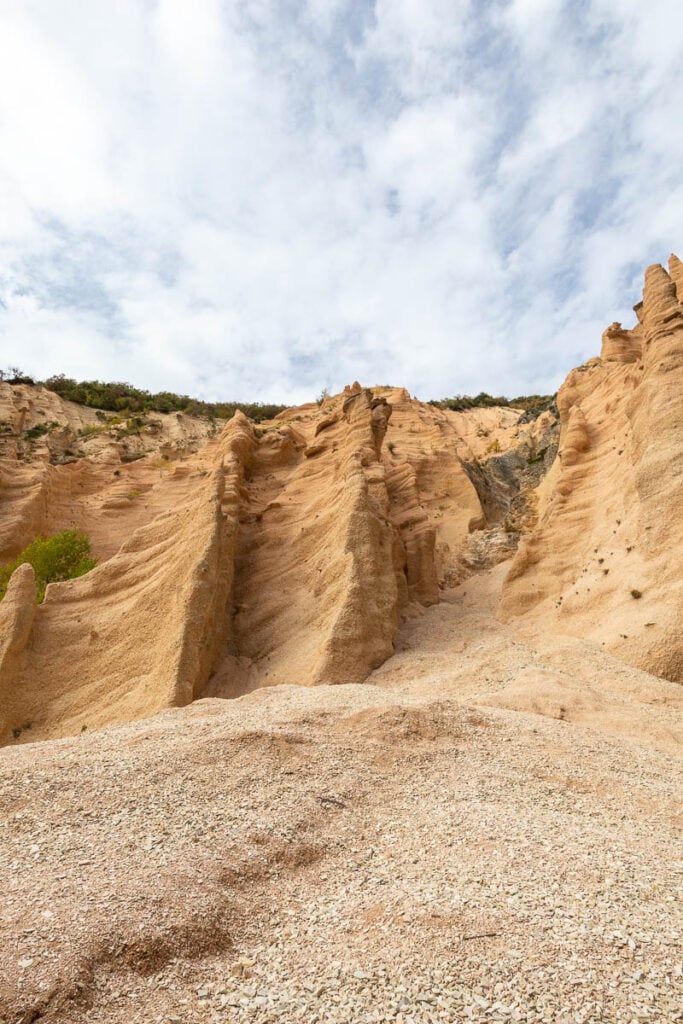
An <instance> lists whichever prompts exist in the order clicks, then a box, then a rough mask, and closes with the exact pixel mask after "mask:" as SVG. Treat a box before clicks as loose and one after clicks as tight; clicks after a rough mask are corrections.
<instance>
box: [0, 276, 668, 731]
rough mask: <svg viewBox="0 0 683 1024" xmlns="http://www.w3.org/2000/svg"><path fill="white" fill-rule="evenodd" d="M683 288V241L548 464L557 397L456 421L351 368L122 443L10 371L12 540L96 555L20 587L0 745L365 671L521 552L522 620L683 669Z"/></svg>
mask: <svg viewBox="0 0 683 1024" xmlns="http://www.w3.org/2000/svg"><path fill="white" fill-rule="evenodd" d="M682 286H683V276H682V274H681V265H680V263H678V261H675V258H672V263H671V275H668V274H667V273H666V272H665V271H664V270H663V269H662V268H661V267H658V266H657V267H651V268H650V269H649V270H648V272H647V275H646V283H645V291H644V297H643V302H642V304H640V305H639V307H638V317H639V323H638V324H637V325H636V327H635V328H634V329H633V330H632V331H627V330H624V329H623V328H622V327H621V325H619V324H613V325H612V326H611V327H610V328H608V329H607V330H606V331H605V334H604V335H603V350H602V357H601V358H600V359H593V360H590V361H589V363H588V364H586V366H585V367H579V368H578V369H575V370H573V371H572V372H571V373H570V374H569V376H568V377H567V379H566V381H565V383H564V385H563V386H562V388H561V389H560V391H559V393H558V397H557V409H558V410H559V417H560V420H561V431H560V434H559V453H558V455H557V458H555V459H554V461H553V456H554V453H555V450H556V448H557V428H556V421H555V415H554V412H552V411H547V412H544V413H543V414H542V415H541V416H539V417H538V418H537V419H536V420H533V418H530V419H527V418H526V417H524V416H522V415H521V413H522V411H521V410H519V409H512V408H481V409H471V410H468V411H466V412H457V413H456V412H450V411H448V410H443V409H439V408H437V407H434V406H430V405H426V404H424V403H422V402H419V401H417V400H415V399H412V398H411V397H410V395H409V393H408V392H407V391H405V390H404V389H401V388H386V387H382V388H373V389H370V388H363V387H361V385H360V384H358V383H357V382H354V383H353V385H351V386H347V387H346V388H345V389H344V392H343V393H342V394H340V395H337V396H328V397H325V398H324V399H323V400H322V401H321V402H320V404H318V403H314V402H312V403H309V404H307V405H304V406H300V407H298V408H296V409H289V410H287V411H285V412H283V413H281V414H280V415H279V416H277V417H276V419H275V420H273V421H271V422H269V423H265V424H262V425H260V426H259V427H258V428H255V427H254V425H253V424H252V423H251V422H250V421H249V420H247V419H246V417H244V416H243V415H242V414H241V413H238V414H236V415H235V417H234V418H233V419H232V420H230V421H229V422H228V423H227V424H226V425H225V426H224V427H223V429H222V430H220V431H218V430H217V429H216V427H214V426H212V425H211V424H209V423H207V422H206V421H201V420H192V419H191V418H190V417H178V416H175V415H169V416H163V415H159V416H158V417H157V419H158V423H156V424H155V426H154V429H153V431H151V432H148V433H145V432H144V431H143V432H142V434H141V435H140V436H139V437H132V438H125V439H123V440H121V439H120V438H119V439H117V438H115V437H114V436H112V433H111V432H110V431H108V430H107V429H105V428H103V427H102V420H101V417H100V418H99V419H98V417H97V414H96V412H95V411H94V410H90V409H84V408H81V407H79V406H75V405H73V404H71V403H66V402H63V401H62V400H61V399H59V398H58V397H57V396H56V395H54V394H51V393H50V392H46V391H45V390H44V389H41V388H33V387H29V386H24V385H22V386H17V387H11V386H9V385H7V384H0V420H1V421H2V424H3V430H2V432H0V557H2V558H4V559H9V558H11V557H13V556H14V555H16V554H17V552H19V551H20V550H21V549H22V548H23V547H24V545H25V544H26V543H27V542H28V541H29V540H31V539H32V538H33V537H35V536H36V535H38V534H40V533H43V534H50V533H54V532H56V531H57V530H61V529H65V528H69V527H73V526H75V527H78V528H79V529H83V530H85V531H86V532H87V533H88V534H89V536H90V537H91V540H92V545H93V553H94V554H95V555H96V557H97V558H98V563H99V564H98V565H97V567H96V568H95V569H94V570H92V571H91V572H90V573H88V574H87V575H86V576H84V577H82V578H80V579H77V580H72V581H69V582H66V583H59V584H51V585H50V586H49V587H48V590H47V594H46V598H45V601H44V603H43V604H42V605H39V606H36V604H35V585H34V581H33V578H32V574H31V571H30V570H29V569H27V568H26V567H22V568H21V569H20V570H18V571H17V573H15V575H14V577H13V578H12V580H11V584H10V588H9V590H8V593H7V596H6V597H5V599H4V601H3V602H2V603H1V604H0V742H7V741H8V740H9V739H10V737H11V735H12V731H13V730H15V729H16V728H17V726H18V725H20V724H21V723H22V722H31V724H32V729H31V738H32V739H37V738H43V737H51V736H61V735H66V734H70V733H76V732H79V731H80V730H81V729H82V728H83V726H87V727H88V728H93V727H96V726H100V725H105V724H107V723H110V722H121V721H127V720H132V719H135V718H140V717H144V716H147V715H151V714H154V713H156V712H158V711H161V710H163V709H165V708H168V707H174V706H182V705H185V704H188V703H190V702H191V701H194V700H196V699H197V698H200V697H206V696H213V697H239V696H241V695H243V694H247V693H249V692H251V691H253V690H256V689H259V688H263V687H272V686H277V685H280V684H294V685H304V686H310V685H317V684H326V683H333V684H339V683H359V682H363V681H364V680H366V679H367V677H368V675H369V674H370V673H371V672H373V670H376V669H377V668H378V667H379V666H381V665H383V663H385V662H386V661H387V659H390V658H391V656H392V655H393V654H394V651H395V650H396V643H397V637H399V634H400V631H401V629H402V628H403V627H404V626H405V624H406V623H410V622H414V621H417V620H419V619H420V618H421V617H422V616H424V615H427V614H428V612H427V611H426V610H427V609H436V611H437V612H438V607H437V606H438V605H439V603H440V602H443V601H444V599H446V600H451V597H452V595H453V593H454V591H455V588H457V587H459V585H460V584H462V583H463V581H465V580H467V581H468V587H469V589H470V591H471V593H472V594H476V593H477V592H478V590H477V588H481V587H483V588H484V589H485V590H486V593H487V594H489V591H490V587H491V581H490V579H489V576H488V575H487V573H488V570H489V569H491V567H492V566H494V565H495V564H496V563H498V562H500V561H504V560H506V559H510V558H512V561H511V562H510V563H509V569H508V571H507V574H506V578H505V582H504V583H503V586H502V594H501V593H500V590H498V591H497V592H496V596H495V601H494V605H495V609H494V610H497V614H498V616H499V618H500V619H501V620H502V621H505V622H508V623H511V624H512V625H513V627H514V628H515V629H517V630H518V631H519V634H520V635H524V634H527V635H529V634H530V635H532V636H535V637H536V638H537V639H538V642H539V643H540V642H541V640H542V641H543V643H546V644H547V643H551V640H550V639H549V638H552V637H557V636H558V635H560V634H564V635H565V636H568V637H573V638H578V639H580V640H585V641H587V642H591V643H593V644H595V645H598V646H599V647H600V648H604V649H605V651H606V652H609V653H610V654H612V655H615V656H616V657H618V658H620V659H622V660H623V661H624V662H627V663H629V664H631V665H634V666H636V667H638V668H640V669H645V670H646V671H648V672H651V673H654V674H656V675H659V676H664V677H666V678H667V679H669V680H673V681H679V682H680V681H683V638H682V631H681V622H682V621H683V603H682V602H683V597H682V590H681V587H682V583H681V581H682V579H683V517H681V515H680V508H681V503H682V501H683V490H682V489H683V466H682V459H683V427H682V415H681V414H682V409H681V396H682V385H683V368H682V361H683V308H682V307H681V305H680V298H681V288H682ZM677 288H678V292H677ZM45 422H53V423H56V424H58V427H56V428H54V429H52V430H51V431H50V432H49V433H48V434H46V435H45V436H41V437H39V438H37V439H33V440H31V441H30V443H29V441H28V440H27V434H26V432H27V431H30V430H31V428H33V427H35V426H36V425H38V424H41V423H45ZM79 432H80V433H79ZM29 436H30V435H29ZM520 533H521V539H520V543H519V547H518V548H517V540H518V538H519V535H520ZM499 578H502V574H501V573H498V575H497V576H496V579H497V580H498V579H499ZM497 586H498V587H500V584H497ZM487 588H488V589H487ZM482 592H483V591H482ZM468 600H469V598H468ZM487 601H488V602H489V605H491V601H493V598H490V599H489V597H487ZM487 607H488V605H487ZM468 628H469V627H468ZM482 628H483V627H482ZM453 656H454V657H455V658H456V660H457V651H456V650H455V649H454V653H453ZM542 678H545V677H542V676H539V677H538V680H541V679H542ZM538 680H537V681H536V683H534V694H536V691H537V690H538V688H539V687H541V688H542V686H541V683H540V682H538ZM525 685H526V684H525ZM520 686H521V684H520ZM523 690H524V688H523V687H522V689H520V693H522V691H523ZM524 693H526V690H524ZM509 699H510V700H513V696H512V691H511V694H510V695H509ZM515 699H516V698H515ZM524 699H525V700H526V699H528V694H527V697H525V698H524ZM520 700H522V698H521V697H520ZM534 700H536V696H534ZM522 704H523V701H522Z"/></svg>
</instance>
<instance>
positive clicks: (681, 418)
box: [501, 256, 683, 682]
mask: <svg viewBox="0 0 683 1024" xmlns="http://www.w3.org/2000/svg"><path fill="white" fill-rule="evenodd" d="M670 270H671V273H670V274H667V273H666V271H665V270H664V269H663V268H662V267H661V266H659V265H657V266H652V267H650V268H649V269H648V270H647V272H646V275H645V289H644V293H643V301H642V303H640V304H639V305H638V306H637V307H636V312H637V314H638V318H639V323H638V324H637V325H636V327H635V328H634V329H633V330H632V331H624V330H623V329H622V328H621V325H619V324H613V325H612V327H610V328H608V329H607V331H606V332H605V334H604V335H603V351H602V358H601V359H592V360H590V361H589V362H588V363H587V364H586V365H585V366H582V367H579V368H578V369H576V370H573V371H572V372H571V373H570V374H569V376H568V377H567V380H566V381H565V383H564V385H563V386H562V388H561V389H560V391H559V394H558V400H557V404H558V408H559V411H560V418H561V424H562V428H561V435H560V451H559V458H558V461H557V463H556V465H555V467H554V468H553V470H552V471H551V473H550V474H549V476H548V477H547V479H546V480H545V482H544V483H543V485H542V487H541V492H542V493H541V495H540V500H541V503H542V514H541V516H540V519H539V522H538V525H537V527H536V528H535V529H534V530H533V531H532V532H531V533H530V534H529V535H528V536H527V537H525V538H524V539H523V540H522V542H521V544H520V547H519V550H518V552H517V554H516V556H515V558H514V559H513V562H512V565H511V567H510V571H509V573H508V577H507V580H506V583H505V585H504V588H503V596H502V603H501V614H502V617H503V619H505V620H507V621H511V620H515V621H519V623H520V624H521V625H523V626H524V627H528V628H534V629H536V630H538V631H542V632H559V633H567V634H570V635H573V636H577V637H583V638H587V639H590V640H592V641H594V642H596V643H598V644H600V645H601V646H603V647H605V648H606V649H607V650H608V651H610V652H611V653H613V654H615V655H617V656H618V657H619V658H621V659H623V660H624V661H626V662H629V663H630V664H633V665H636V666H638V667H640V668H644V669H646V670H647V671H648V672H652V673H654V674H655V675H659V676H664V677H665V678H667V679H671V680H674V681H678V682H683V631H682V630H681V622H683V518H682V517H681V513H680V509H681V502H682V501H683V307H682V306H681V299H682V298H683V277H682V275H681V264H680V262H679V261H678V259H677V258H676V257H674V256H672V258H671V263H670Z"/></svg>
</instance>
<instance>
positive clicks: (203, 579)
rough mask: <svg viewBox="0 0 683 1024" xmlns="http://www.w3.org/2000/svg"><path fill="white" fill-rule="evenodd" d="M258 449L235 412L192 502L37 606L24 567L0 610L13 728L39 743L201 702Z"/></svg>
mask: <svg viewBox="0 0 683 1024" xmlns="http://www.w3.org/2000/svg"><path fill="white" fill-rule="evenodd" d="M254 443H255V439H254V436H253V429H252V427H251V425H250V424H249V422H248V421H247V420H246V418H245V417H243V416H241V414H238V415H236V416H235V418H234V419H233V420H232V421H231V422H230V424H229V425H228V426H227V427H226V429H225V431H224V433H223V435H222V437H221V440H220V442H217V443H216V444H215V445H214V446H213V448H212V449H211V450H210V451H207V452H206V454H205V458H204V460H203V462H202V463H198V464H197V465H196V466H195V467H194V473H193V476H194V485H195V486H194V492H193V494H192V497H191V498H190V499H189V500H185V501H181V502H180V503H179V504H178V505H177V507H175V508H172V509H169V510H167V511H165V512H162V513H161V514H159V515H157V516H155V517H154V518H152V519H151V521H150V522H149V523H148V524H147V525H145V526H142V527H140V528H139V529H138V530H136V531H135V532H134V533H133V535H132V536H131V537H130V538H129V540H127V541H126V542H125V543H124V544H123V545H122V546H121V548H120V550H119V551H118V552H117V554H116V555H114V556H113V557H112V558H110V559H109V560H107V561H106V562H104V563H103V564H102V565H100V566H98V567H96V568H95V569H94V570H92V571H91V572H90V573H89V574H88V575H87V576H83V577H80V578H79V579H76V580H71V581H68V582H65V583H53V584H50V585H49V586H48V588H47V591H46V595H45V601H44V603H43V604H42V605H39V606H38V607H36V606H35V604H34V603H32V602H31V601H30V597H29V595H28V590H29V582H27V580H28V573H29V572H30V570H28V572H27V569H26V567H25V566H21V567H20V569H19V570H17V572H16V573H15V574H14V575H13V577H12V579H11V582H10V588H9V590H8V594H7V597H6V598H5V600H4V601H3V602H2V604H0V609H2V610H3V614H4V615H10V616H12V622H13V627H12V630H13V632H12V635H13V636H14V637H15V639H14V640H11V641H10V644H9V649H10V655H11V654H12V652H13V651H14V650H16V649H17V648H18V647H20V648H22V652H21V656H20V657H10V658H9V659H6V660H5V662H4V664H3V672H2V687H3V694H4V701H3V705H4V709H6V712H5V717H6V720H7V721H6V730H8V729H9V728H10V727H14V726H15V725H16V723H18V722H23V721H27V722H31V723H32V726H33V733H32V735H33V736H35V735H40V734H41V731H42V732H43V733H46V734H51V733H53V732H57V733H62V732H75V731H77V730H78V729H80V728H83V727H84V726H85V727H88V728H89V727H92V726H96V725H101V724H104V723H106V722H112V721H123V720H128V719H131V718H136V717H140V715H144V714H151V713H153V712H154V711H158V710H161V709H162V708H164V707H168V706H172V705H182V704H187V703H189V702H190V701H191V700H192V699H193V698H195V697H197V696H199V694H200V693H201V692H202V690H203V688H204V686H205V684H206V682H207V680H208V676H209V673H210V671H211V669H212V667H213V664H214V661H215V657H216V653H217V647H218V641H219V638H221V637H222V636H223V635H224V634H225V631H226V629H227V628H228V627H229V620H230V614H231V597H232V565H233V561H234V543H235V536H236V517H235V514H234V511H233V513H232V515H231V514H230V506H231V505H232V507H233V509H234V506H235V504H236V503H237V501H238V498H239V493H238V492H239V481H240V477H241V472H242V467H243V465H244V463H245V461H246V458H247V457H248V451H249V449H250V448H251V446H252V445H253V444H254ZM180 483H181V486H182V478H181V480H180ZM168 486H169V487H172V482H169V484H168ZM181 493H182V491H181ZM226 508H227V511H226ZM8 600H9V604H7V602H8ZM29 607H31V608H32V610H33V614H34V618H33V622H32V628H31V629H30V638H29V637H28V636H27V632H28V626H27V623H28V621H29V618H30V613H29V610H28V609H29ZM13 610H14V611H13ZM17 623H19V625H18V624H17ZM19 634H20V635H21V643H19V640H18V639H17V637H19ZM1 738H2V739H4V740H6V739H7V738H8V737H7V734H5V735H4V736H2V737H1Z"/></svg>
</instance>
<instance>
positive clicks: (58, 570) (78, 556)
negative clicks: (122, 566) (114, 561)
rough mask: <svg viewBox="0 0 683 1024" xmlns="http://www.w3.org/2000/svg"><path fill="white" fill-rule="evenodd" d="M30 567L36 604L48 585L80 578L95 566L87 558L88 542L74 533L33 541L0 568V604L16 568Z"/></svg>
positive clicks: (64, 533) (43, 595) (68, 532)
mask: <svg viewBox="0 0 683 1024" xmlns="http://www.w3.org/2000/svg"><path fill="white" fill-rule="evenodd" d="M25 562H28V563H29V564H30V565H32V566H33V571H34V572H35V574H36V583H37V585H38V603H40V602H41V601H42V600H43V598H44V597H45V588H46V587H47V585H48V583H58V582H60V581H62V580H72V579H75V578H76V577H77V576H84V575H85V573H86V572H90V570H91V569H93V568H94V567H95V565H96V564H97V560H96V559H95V558H92V557H91V554H90V539H89V538H88V536H87V535H86V534H85V533H80V532H79V531H78V530H62V532H61V533H56V534H54V536H52V537H36V539H35V540H32V541H31V543H30V544H29V545H28V546H27V547H25V548H24V550H23V551H22V552H21V554H20V555H17V557H16V558H15V559H14V561H13V562H10V563H9V564H7V565H3V566H0V600H2V598H3V597H4V596H5V592H6V590H7V585H8V583H9V580H10V576H11V575H12V573H13V572H14V570H15V569H17V568H18V567H19V566H20V565H23V564H24V563H25Z"/></svg>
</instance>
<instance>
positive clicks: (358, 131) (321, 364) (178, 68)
mask: <svg viewBox="0 0 683 1024" xmlns="http://www.w3.org/2000/svg"><path fill="white" fill-rule="evenodd" d="M682 43H683V14H682V13H680V12H679V9H678V5H677V4H675V3H673V2H671V0H651V2H650V3H649V4H648V5H647V6H644V5H642V4H639V3H637V2H636V0H633V2H631V0H590V2H589V3H587V4H585V5H581V8H580V10H579V9H578V8H577V7H576V5H572V4H569V3H566V2H565V3H562V2H560V0H557V2H552V3H551V2H547V0H544V2H542V3H540V2H538V0H512V2H508V3H504V2H503V0H499V2H493V3H491V4H487V5H480V4H473V3H470V2H467V0H420V2H419V3H418V2H417V0H391V2H390V0H386V2H385V0H376V2H374V3H373V2H371V0H359V2H354V3H351V2H350V0H334V2H332V0H328V2H322V0H307V2H305V3H304V2H303V0H301V2H300V3H298V4H287V5H283V4H281V3H279V2H278V0H251V2H249V3H237V2H236V0H229V2H227V0H225V2H219V0H195V2H194V3H193V4H187V3H185V2H183V0H158V2H156V3H133V2H131V3H124V4H120V5H116V10H115V11H114V9H113V8H112V5H111V4H109V3H108V2H106V0H90V2H89V3H88V4H82V3H80V2H79V0H25V2H23V3H19V4H15V3H10V2H9V0H6V2H4V3H3V2H2V0H0V259H1V260H2V263H1V264H0V301H1V302H2V305H1V306H0V331H1V332H2V334H1V335H0V339H1V340H0V349H1V354H0V362H6V363H10V362H11V363H20V364H21V365H23V366H24V367H25V368H26V369H27V370H28V371H31V372H34V373H35V374H37V375H39V376H43V375H47V374H48V373H51V372H60V371H63V372H65V373H68V374H71V375H73V376H78V377H94V376H99V377H101V378H109V379H112V378H125V379H128V380H130V381H131V382H134V383H137V384H139V385H141V386H146V387H149V388H152V389H156V388H172V389H174V390H180V391H185V392H190V393H194V394H198V395H202V396H204V397H217V398H218V397H222V398H226V399H227V398H232V397H238V398H245V399H248V398H262V399H273V400H274V399H277V398H282V399H285V400H304V399H306V398H310V397H311V396H312V395H314V394H316V393H317V392H319V390H320V388H321V387H322V386H323V385H328V386H331V387H333V388H340V387H341V386H342V385H343V384H344V383H345V382H347V381H349V380H351V379H353V378H356V377H357V378H359V379H361V380H363V381H365V382H367V383H373V382H381V383H389V382H394V383H398V384H403V385H405V386H407V387H408V388H409V389H410V390H412V391H413V392H417V393H418V394H420V395H421V396H422V397H432V396H439V395H442V394H445V393H454V392H464V391H478V390H480V389H482V388H484V389H486V390H490V391H496V392H505V393H508V394H511V393H520V392H528V391H538V390H544V389H548V388H553V387H555V386H556V385H557V384H558V383H559V381H560V380H561V379H562V377H563V376H564V374H565V373H566V372H567V371H568V370H569V369H570V368H571V366H572V365H573V363H574V362H575V361H576V360H577V359H583V358H586V357H587V356H588V355H590V354H593V353H595V352H597V351H598V348H599V342H600V337H599V336H600V332H601V329H602V326H604V324H606V323H609V322H611V321H612V320H613V319H615V318H617V319H619V318H622V319H626V320H628V319H629V312H628V311H629V309H630V306H631V305H632V304H633V302H634V301H635V300H636V299H637V298H638V295H637V294H636V293H635V289H636V288H637V287H638V280H639V277H640V273H641V271H642V269H643V268H644V266H645V265H646V264H647V263H649V262H651V261H652V260H662V259H665V258H666V256H667V255H668V252H669V250H670V249H671V248H676V246H679V247H681V239H682V237H683V190H682V187H681V185H680V184H679V182H680V167H681V162H682V160H683V136H682V135H681V133H680V132H678V130H677V124H678V119H679V112H678V109H677V108H678V106H679V105H680V100H679V97H680V95H681V86H683V69H682V68H681V64H680V60H679V59H678V55H679V54H680V52H681V44H682Z"/></svg>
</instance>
